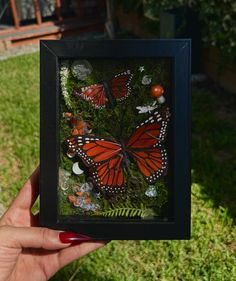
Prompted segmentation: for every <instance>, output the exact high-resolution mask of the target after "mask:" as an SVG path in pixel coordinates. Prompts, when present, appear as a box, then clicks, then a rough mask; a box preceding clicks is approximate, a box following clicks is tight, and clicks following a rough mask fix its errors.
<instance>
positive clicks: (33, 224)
mask: <svg viewBox="0 0 236 281" xmlns="http://www.w3.org/2000/svg"><path fill="white" fill-rule="evenodd" d="M38 181H39V169H36V170H35V171H34V173H33V174H32V175H31V177H30V178H29V179H28V181H27V182H26V183H25V185H24V186H23V188H22V189H21V190H20V192H19V194H18V195H17V197H16V198H15V200H14V201H13V203H12V205H11V206H10V207H9V209H8V210H7V211H6V213H5V214H4V215H3V217H2V218H1V219H0V281H6V280H7V281H13V280H14V281H18V280H20V281H22V280H34V281H45V280H48V279H49V278H50V277H51V276H53V275H54V274H55V273H56V272H57V271H58V270H59V269H60V268H62V267H63V266H65V265H66V264H68V263H70V262H72V261H74V260H76V259H78V258H80V257H82V256H84V255H86V254H88V253H89V252H91V251H94V250H95V249H97V248H100V247H102V246H104V245H105V242H104V241H101V242H93V241H90V242H89V241H88V240H89V237H86V236H83V235H82V236H80V235H76V234H74V233H67V232H60V231H56V230H51V229H48V228H43V227H37V226H38V215H33V214H32V213H31V207H32V206H33V204H34V202H35V200H36V199H37V197H38ZM65 238H67V240H66V239H65ZM68 238H72V239H73V241H77V242H81V243H80V244H76V245H75V244H73V243H72V242H70V241H68ZM85 241H87V242H85Z"/></svg>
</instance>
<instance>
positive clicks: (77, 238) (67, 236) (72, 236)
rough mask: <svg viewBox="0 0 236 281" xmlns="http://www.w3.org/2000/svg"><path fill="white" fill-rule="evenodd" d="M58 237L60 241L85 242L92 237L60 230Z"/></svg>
mask: <svg viewBox="0 0 236 281" xmlns="http://www.w3.org/2000/svg"><path fill="white" fill-rule="evenodd" d="M59 238H60V241H61V242H62V243H74V242H85V241H89V240H91V239H92V238H91V237H89V236H87V235H83V234H76V233H74V232H60V233H59Z"/></svg>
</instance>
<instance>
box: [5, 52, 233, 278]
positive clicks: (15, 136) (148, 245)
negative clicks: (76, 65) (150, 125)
mask: <svg viewBox="0 0 236 281" xmlns="http://www.w3.org/2000/svg"><path fill="white" fill-rule="evenodd" d="M235 108H236V96H235V95H233V94H229V93H226V92H224V91H222V90H220V89H218V88H217V87H215V86H214V85H212V84H210V83H208V84H206V85H201V87H200V86H198V87H196V86H194V87H193V153H192V182H193V183H192V239H191V240H190V241H112V242H110V243H109V244H108V245H107V246H106V247H105V248H103V249H100V250H98V251H97V252H95V253H92V254H90V255H89V256H87V257H84V258H82V259H81V260H79V261H76V262H74V263H72V264H71V265H69V266H67V267H65V268H64V269H63V270H61V271H60V272H58V273H57V274H56V275H55V276H54V277H53V278H52V279H51V280H52V281H59V280H60V281H62V280H70V281H72V280H80V281H90V280H91V281H92V280H93V281H96V280H98V281H116V280H117V281H118V280H119V281H120V280H127V281H142V280H145V281H148V280H150V281H153V280H162V281H164V280H165V281H172V280H187V281H188V280H194V281H196V280H197V281H198V280H212V281H218V280H219V281H224V280H225V281H231V280H232V281H233V280H236V227H235V222H236V204H235V202H236V198H235V194H236V173H235V167H236V160H235V150H236V148H235V138H236V130H235V123H236V113H235ZM38 162H39V55H38V53H35V54H31V55H25V56H20V57H15V58H11V59H8V60H5V61H0V188H1V203H2V204H4V205H5V206H8V205H9V203H10V201H11V200H12V198H13V196H14V195H15V194H16V193H17V191H18V190H19V188H20V187H21V185H22V184H23V182H24V181H25V180H26V178H27V176H28V175H29V174H30V172H31V171H32V170H33V169H34V167H36V165H37V164H38Z"/></svg>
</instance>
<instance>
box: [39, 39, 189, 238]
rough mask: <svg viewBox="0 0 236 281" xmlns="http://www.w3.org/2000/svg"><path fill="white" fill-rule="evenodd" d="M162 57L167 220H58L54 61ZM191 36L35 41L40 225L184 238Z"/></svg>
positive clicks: (93, 233) (105, 234)
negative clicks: (166, 96)
mask: <svg viewBox="0 0 236 281" xmlns="http://www.w3.org/2000/svg"><path fill="white" fill-rule="evenodd" d="M131 57H136V58H137V57H140V58H145V57H146V58H148V57H154V58H158V57H166V58H171V59H172V60H173V73H172V77H173V99H172V109H171V118H172V120H173V121H172V127H173V128H172V130H173V134H172V135H173V139H174V140H173V156H172V158H173V162H174V163H173V165H172V167H173V173H172V175H173V180H171V182H172V186H171V187H170V188H173V222H163V221H161V222H160V221H151V220H150V221H148V220H144V221H136V220H134V221H132V220H130V221H127V220H126V221H122V220H121V221H120V220H106V221H105V220H102V219H97V220H89V219H80V221H79V222H78V218H77V219H75V218H73V217H71V219H70V221H69V222H68V220H63V219H62V218H60V217H59V216H58V210H57V203H58V202H57V200H56V199H55V198H58V195H57V184H58V163H59V161H58V158H59V151H60V147H59V126H58V124H59V100H60V99H59V95H60V77H59V71H60V69H59V65H60V60H61V59H72V58H115V59H119V58H131ZM190 57H191V40H189V39H172V40H156V39H154V40H102V41H83V40H81V41H72V40H70V41H66V40H65V41H64V40H61V41H59V40H41V42H40V225H41V226H45V227H49V228H53V229H60V230H67V231H73V232H77V233H83V234H86V235H88V236H90V237H92V238H93V239H96V240H98V239H102V240H104V239H105V240H108V239H125V240H127V239H132V240H133V239H155V240H157V239H158V240H159V239H164V240H166V239H190V215H191V199H190V198H191V197H190V196H191V89H190V74H191V62H190Z"/></svg>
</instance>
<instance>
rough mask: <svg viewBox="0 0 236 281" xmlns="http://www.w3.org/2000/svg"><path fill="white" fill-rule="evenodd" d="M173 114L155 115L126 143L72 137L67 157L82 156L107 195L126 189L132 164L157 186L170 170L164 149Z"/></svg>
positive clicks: (86, 136) (97, 183)
mask: <svg viewBox="0 0 236 281" xmlns="http://www.w3.org/2000/svg"><path fill="white" fill-rule="evenodd" d="M168 112H169V111H168V110H166V111H165V112H164V113H159V112H158V111H156V112H154V114H153V115H151V116H150V117H149V118H148V119H146V120H145V121H144V122H142V123H141V124H140V125H139V126H137V127H136V128H135V131H134V133H133V134H132V135H131V137H130V138H129V139H128V140H127V141H126V142H123V141H121V142H118V141H116V140H111V139H105V138H99V137H93V136H90V135H84V136H77V137H72V138H70V139H68V140H67V143H68V151H67V155H68V156H69V157H70V158H73V157H75V156H78V157H79V158H80V159H81V160H82V161H83V162H84V164H85V165H86V166H87V167H88V168H89V171H90V173H91V174H92V177H93V180H94V182H95V185H96V186H98V188H99V189H101V190H104V191H105V192H107V193H118V192H123V191H124V190H125V189H126V177H125V173H126V172H125V171H126V170H128V169H129V166H130V162H131V161H132V162H133V163H135V164H136V166H137V167H138V169H139V171H140V172H141V174H142V175H143V176H144V179H145V180H146V181H147V182H148V183H149V184H153V183H155V182H156V181H157V180H158V179H159V178H160V177H161V176H163V175H164V174H165V172H166V170H167V153H166V150H165V148H164V147H163V144H162V143H163V140H164V139H165V136H166V129H167V122H168V117H169V113H168Z"/></svg>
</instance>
